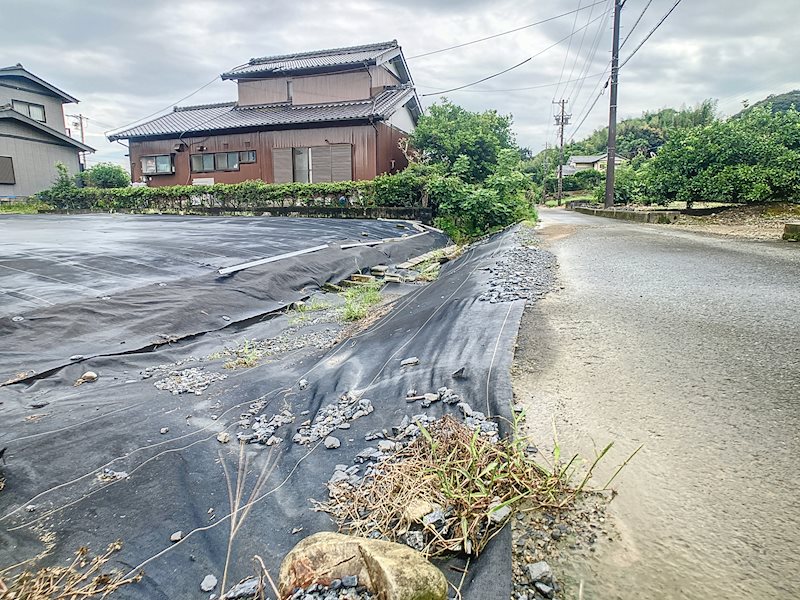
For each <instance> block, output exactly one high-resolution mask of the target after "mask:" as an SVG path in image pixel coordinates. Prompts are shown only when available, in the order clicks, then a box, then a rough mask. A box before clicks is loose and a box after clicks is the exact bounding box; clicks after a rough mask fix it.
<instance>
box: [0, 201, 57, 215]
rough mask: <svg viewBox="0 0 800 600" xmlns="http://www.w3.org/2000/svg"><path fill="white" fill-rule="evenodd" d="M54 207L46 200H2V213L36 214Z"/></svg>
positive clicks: (0, 205) (0, 212)
mask: <svg viewBox="0 0 800 600" xmlns="http://www.w3.org/2000/svg"><path fill="white" fill-rule="evenodd" d="M52 208H53V207H52V206H50V205H49V204H45V203H44V202H37V201H29V202H0V214H1V215H35V214H36V213H38V212H39V211H40V210H50V209H52Z"/></svg>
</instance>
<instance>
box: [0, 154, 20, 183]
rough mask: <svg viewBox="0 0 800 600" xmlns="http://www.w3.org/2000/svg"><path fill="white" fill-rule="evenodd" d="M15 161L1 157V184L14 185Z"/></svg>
mask: <svg viewBox="0 0 800 600" xmlns="http://www.w3.org/2000/svg"><path fill="white" fill-rule="evenodd" d="M16 182H17V180H16V179H15V178H14V161H13V160H12V159H11V157H10V156H0V184H5V185H14V184H15V183H16Z"/></svg>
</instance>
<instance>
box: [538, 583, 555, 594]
mask: <svg viewBox="0 0 800 600" xmlns="http://www.w3.org/2000/svg"><path fill="white" fill-rule="evenodd" d="M533 587H535V588H536V590H537V591H538V592H539V593H540V594H541V595H542V596H544V597H545V598H552V597H553V595H554V594H555V590H554V589H553V588H552V587H550V586H549V585H547V584H546V583H542V582H541V581H537V582H536V583H534V584H533Z"/></svg>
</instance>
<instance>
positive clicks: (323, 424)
mask: <svg viewBox="0 0 800 600" xmlns="http://www.w3.org/2000/svg"><path fill="white" fill-rule="evenodd" d="M373 410H375V408H374V407H373V406H372V401H371V400H368V399H367V398H361V399H359V398H358V396H356V395H355V394H353V393H352V392H347V393H345V394H342V396H341V397H340V398H339V401H338V402H336V403H335V404H328V405H327V406H323V407H322V408H321V409H320V410H319V412H317V415H316V416H315V417H314V420H313V421H311V420H308V421H305V422H303V423H302V424H301V425H300V428H299V429H298V430H297V433H296V434H295V436H294V437H293V438H292V441H293V442H295V443H297V444H311V443H313V442H316V441H317V440H321V439H323V438H325V437H328V436H329V435H330V434H331V433H333V432H334V431H335V430H336V429H348V428H349V423H350V422H351V421H355V420H356V419H360V418H361V417H365V416H367V415H368V414H370V413H371V412H372V411H373Z"/></svg>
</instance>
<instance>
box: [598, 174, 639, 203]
mask: <svg viewBox="0 0 800 600" xmlns="http://www.w3.org/2000/svg"><path fill="white" fill-rule="evenodd" d="M602 179H603V182H602V183H601V184H599V185H598V186H597V187H595V189H594V201H595V202H597V203H601V204H602V203H603V202H604V201H605V197H606V186H605V177H603V178H602ZM646 202H647V195H646V193H645V185H644V181H643V177H641V176H640V174H639V172H638V171H637V170H636V169H634V168H633V167H632V166H630V165H619V166H618V167H617V168H616V169H615V172H614V204H644V203H646Z"/></svg>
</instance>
